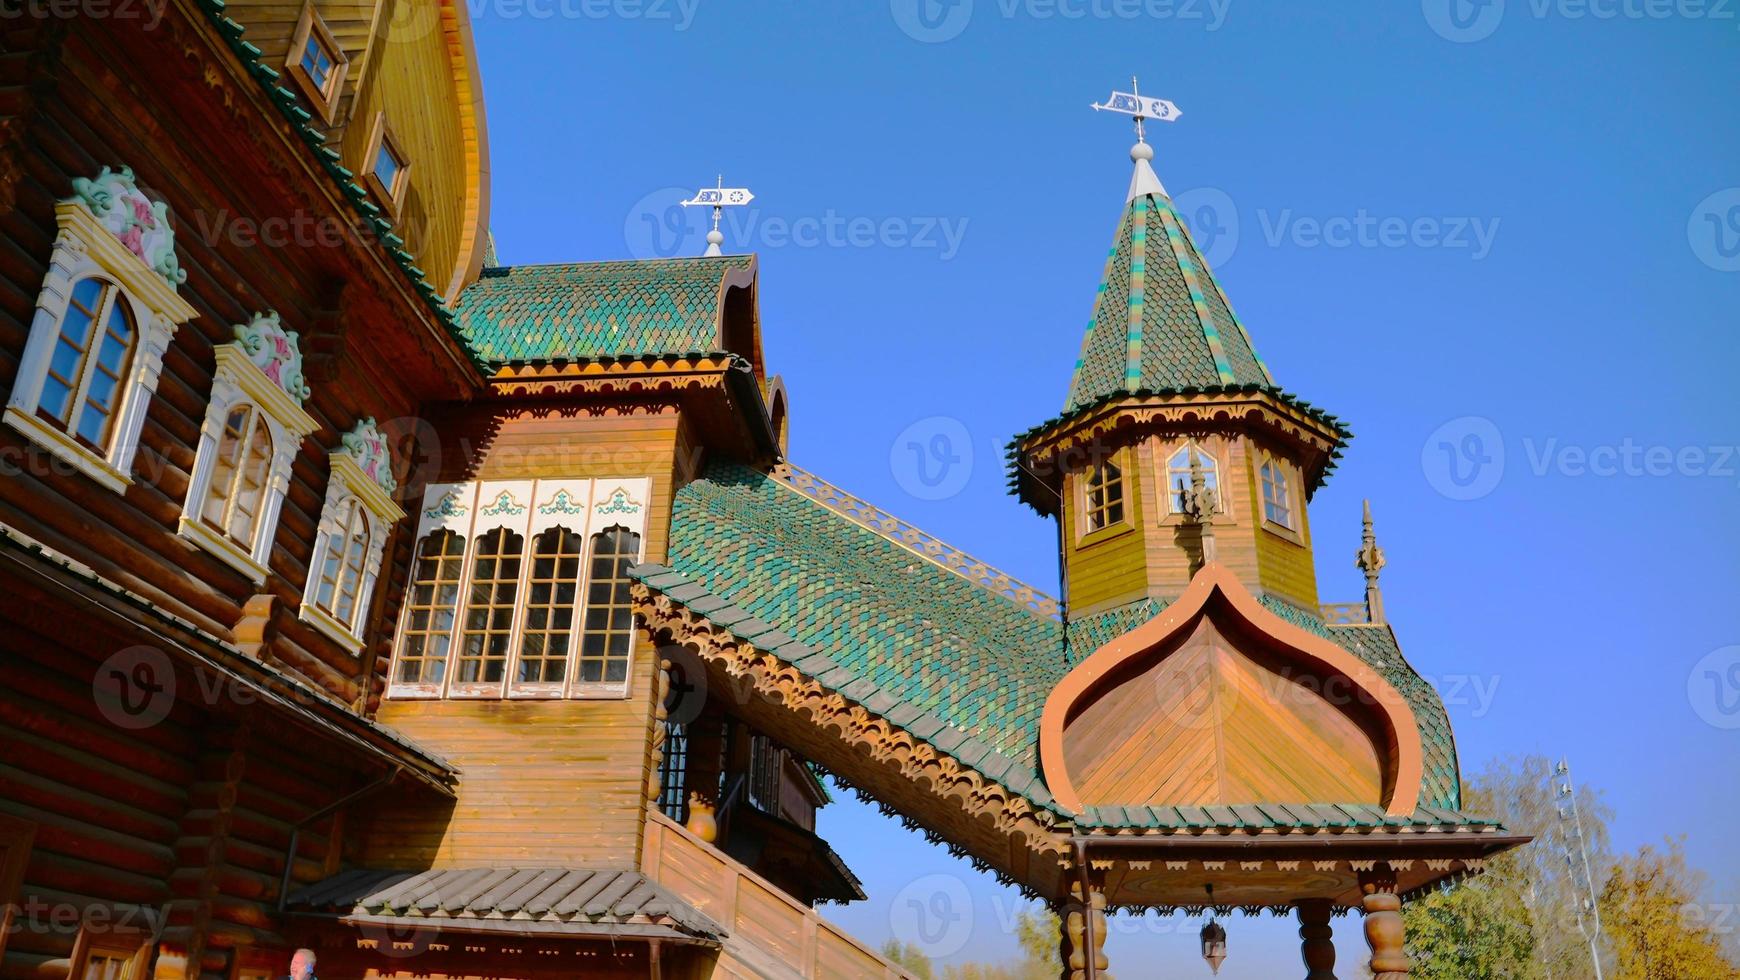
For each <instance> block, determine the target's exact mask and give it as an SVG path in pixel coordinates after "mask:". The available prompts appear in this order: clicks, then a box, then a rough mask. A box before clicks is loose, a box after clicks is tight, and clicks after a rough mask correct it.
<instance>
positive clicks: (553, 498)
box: [507, 480, 595, 698]
mask: <svg viewBox="0 0 1740 980" xmlns="http://www.w3.org/2000/svg"><path fill="white" fill-rule="evenodd" d="M594 486H595V482H594V481H592V480H539V481H538V482H537V489H536V490H535V491H534V493H533V495H532V514H531V527H530V531H529V533H528V534H527V535H526V564H525V566H524V568H523V569H522V571H523V572H524V575H523V576H522V578H521V581H520V595H521V602H520V607H521V608H520V622H519V627H518V629H516V630H515V631H514V638H513V647H512V649H511V655H510V656H509V657H508V676H507V680H508V688H507V696H508V697H510V698H563V697H571V696H574V695H573V690H574V674H575V668H576V665H577V656H578V652H579V649H580V630H579V627H580V622H581V617H582V616H583V615H584V614H585V609H586V584H587V583H586V570H587V568H588V561H589V559H590V558H591V552H592V537H591V535H590V534H589V533H588V530H587V529H588V526H589V522H590V515H591V513H592V494H593V488H594ZM559 527H561V528H567V529H568V530H570V531H572V532H573V533H574V534H575V535H576V536H578V537H579V538H580V570H579V577H578V579H577V580H576V582H575V592H574V606H573V609H572V613H573V615H572V618H571V620H570V625H569V628H568V666H567V667H566V668H565V669H564V670H563V672H562V680H561V682H560V683H556V684H551V683H549V682H539V683H527V682H522V681H520V680H519V675H520V654H521V653H523V652H524V651H523V649H522V648H523V647H524V646H525V641H526V638H525V626H526V622H525V621H526V616H527V611H526V608H525V600H526V599H527V598H529V597H530V595H531V582H532V560H531V554H532V549H533V547H534V544H535V542H536V541H537V538H538V535H540V534H544V533H545V532H547V531H551V530H554V529H556V528H559Z"/></svg>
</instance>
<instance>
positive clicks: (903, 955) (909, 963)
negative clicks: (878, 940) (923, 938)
mask: <svg viewBox="0 0 1740 980" xmlns="http://www.w3.org/2000/svg"><path fill="white" fill-rule="evenodd" d="M882 955H883V957H884V958H886V959H888V960H891V961H893V962H894V963H898V964H899V965H901V966H903V967H906V972H908V973H910V974H912V975H913V976H915V977H917V978H918V980H935V977H936V969H935V968H934V967H932V966H931V965H930V957H928V956H926V955H924V951H923V950H921V949H919V948H918V946H917V944H915V943H902V942H901V941H900V940H898V939H890V940H888V941H887V942H885V943H883V944H882Z"/></svg>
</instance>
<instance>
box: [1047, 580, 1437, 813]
mask: <svg viewBox="0 0 1740 980" xmlns="http://www.w3.org/2000/svg"><path fill="white" fill-rule="evenodd" d="M1039 751H1040V761H1041V764H1042V766H1043V770H1044V775H1045V781H1046V784H1047V786H1048V788H1049V789H1050V790H1051V792H1052V794H1053V796H1054V797H1056V799H1057V801H1058V802H1059V803H1060V804H1062V805H1063V806H1066V807H1068V808H1070V809H1072V810H1076V811H1078V812H1079V811H1081V810H1082V808H1084V807H1088V806H1101V807H1103V806H1168V805H1170V806H1203V805H1209V804H1244V803H1264V802H1276V803H1321V802H1334V803H1361V804H1369V805H1374V806H1380V807H1383V808H1384V809H1385V810H1386V811H1387V812H1389V813H1391V814H1409V813H1413V812H1414V808H1415V804H1416V802H1417V798H1418V796H1419V793H1420V779H1421V768H1422V755H1421V744H1420V733H1419V726H1418V724H1417V723H1416V721H1415V718H1414V714H1413V712H1412V710H1411V709H1410V708H1409V707H1408V703H1407V701H1406V700H1405V699H1404V698H1403V697H1402V695H1401V694H1400V693H1399V692H1398V691H1397V690H1396V689H1395V688H1394V687H1392V686H1391V685H1390V683H1389V682H1388V681H1386V680H1385V679H1384V678H1383V677H1382V676H1380V675H1379V674H1378V673H1377V672H1376V671H1375V670H1373V669H1372V668H1371V667H1370V666H1368V665H1367V664H1366V663H1365V662H1364V661H1362V660H1360V659H1359V658H1357V657H1355V656H1353V655H1352V654H1350V653H1348V652H1347V651H1346V650H1344V649H1342V648H1341V647H1339V646H1336V645H1335V644H1334V643H1331V642H1329V641H1328V640H1325V639H1323V638H1322V637H1319V636H1317V635H1315V634H1312V633H1308V632H1306V631H1305V630H1302V629H1300V628H1299V627H1297V626H1294V625H1292V624H1291V623H1288V622H1286V621H1285V620H1283V619H1281V618H1280V617H1278V616H1276V615H1275V614H1274V613H1272V612H1270V611H1269V610H1268V609H1266V608H1265V607H1264V606H1263V605H1262V604H1261V603H1260V602H1258V601H1257V599H1256V597H1255V596H1253V595H1251V593H1250V592H1249V591H1247V590H1246V589H1245V587H1244V586H1243V585H1241V584H1240V583H1239V581H1238V579H1237V578H1235V577H1234V576H1233V575H1232V574H1231V573H1230V572H1228V571H1227V570H1226V569H1224V568H1223V567H1221V566H1219V565H1214V564H1211V565H1208V566H1207V567H1205V568H1203V569H1202V570H1201V571H1200V572H1198V573H1197V575H1196V577H1195V578H1194V579H1193V580H1192V582H1191V585H1190V588H1189V589H1188V590H1187V591H1186V592H1185V593H1184V594H1183V595H1181V596H1180V597H1179V599H1178V601H1177V602H1175V603H1173V604H1172V605H1171V606H1169V607H1168V608H1167V609H1166V610H1165V612H1163V613H1162V614H1161V615H1159V616H1157V617H1155V618H1154V619H1152V620H1149V621H1148V622H1147V623H1145V624H1143V625H1142V626H1139V627H1137V628H1136V629H1134V630H1131V631H1130V632H1128V633H1126V634H1124V635H1123V636H1120V637H1118V638H1117V639H1115V640H1112V641H1111V642H1109V643H1107V644H1106V645H1105V646H1103V647H1101V648H1100V649H1099V650H1097V651H1095V652H1094V653H1093V654H1092V655H1091V656H1089V657H1088V658H1087V659H1086V660H1084V661H1082V662H1081V663H1080V664H1079V665H1077V666H1076V667H1075V668H1074V669H1073V670H1072V671H1071V672H1070V673H1069V674H1068V675H1067V676H1065V677H1064V679H1063V680H1062V682H1060V683H1059V684H1058V686H1057V687H1056V688H1055V689H1054V690H1053V691H1052V693H1051V694H1050V696H1049V697H1048V698H1047V700H1046V703H1045V710H1044V714H1043V716H1042V718H1041V721H1040V736H1039Z"/></svg>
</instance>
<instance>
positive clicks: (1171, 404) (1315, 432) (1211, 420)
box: [1010, 390, 1347, 513]
mask: <svg viewBox="0 0 1740 980" xmlns="http://www.w3.org/2000/svg"><path fill="white" fill-rule="evenodd" d="M1232 427H1242V428H1249V429H1255V430H1257V431H1259V432H1264V433H1266V434H1268V435H1269V436H1270V437H1272V438H1275V439H1277V440H1279V441H1281V442H1282V443H1284V444H1286V445H1288V446H1290V447H1292V448H1293V449H1294V450H1295V451H1296V452H1297V453H1298V454H1299V462H1300V464H1301V467H1302V469H1303V471H1304V473H1305V475H1306V481H1305V484H1306V487H1307V488H1308V489H1315V488H1316V487H1317V486H1318V485H1320V484H1321V483H1322V481H1323V478H1324V476H1325V474H1326V473H1327V471H1328V469H1329V468H1330V467H1331V466H1332V465H1333V461H1334V458H1335V456H1336V454H1337V453H1338V452H1339V450H1340V447H1341V445H1342V443H1343V442H1345V441H1346V439H1347V435H1346V433H1344V432H1343V431H1341V430H1340V429H1338V428H1337V427H1336V426H1335V425H1333V424H1332V423H1330V422H1329V421H1327V420H1325V419H1324V418H1322V417H1319V416H1318V415H1317V414H1315V413H1313V412H1311V411H1307V410H1306V409H1304V408H1301V407H1300V406H1299V405H1296V404H1294V403H1293V402H1292V401H1291V400H1289V399H1287V398H1283V397H1279V396H1277V395H1276V394H1274V393H1272V392H1268V391H1261V390H1253V391H1224V392H1198V393H1194V394H1185V393H1174V394H1149V395H1131V396H1129V397H1125V398H1120V399H1116V400H1113V401H1109V402H1106V403H1104V404H1102V405H1100V406H1098V407H1096V408H1093V409H1091V410H1089V411H1087V412H1084V413H1083V414H1081V415H1080V416H1078V417H1075V418H1071V419H1068V420H1065V421H1061V422H1059V423H1056V424H1052V425H1048V426H1045V427H1043V428H1041V429H1038V430H1035V431H1033V432H1029V433H1027V434H1024V435H1022V436H1018V437H1017V438H1016V441H1015V443H1014V444H1013V445H1012V446H1011V447H1010V451H1011V453H1012V457H1013V461H1014V463H1015V464H1016V465H1015V467H1014V472H1013V474H1012V476H1013V478H1014V480H1015V482H1016V484H1017V485H1018V486H1019V487H1021V488H1022V491H1023V492H1022V496H1023V498H1024V499H1028V500H1029V501H1030V502H1031V503H1033V504H1034V506H1035V507H1037V508H1038V509H1039V510H1040V512H1041V513H1051V512H1053V511H1055V510H1056V504H1055V501H1056V500H1057V493H1056V491H1057V490H1058V488H1059V486H1060V485H1061V480H1062V472H1061V470H1062V467H1060V466H1059V465H1058V464H1059V462H1060V461H1061V460H1065V459H1069V458H1072V457H1076V456H1079V455H1083V454H1084V453H1085V451H1086V450H1087V449H1089V448H1093V447H1097V446H1107V445H1113V444H1123V443H1128V442H1132V441H1134V440H1136V439H1139V438H1141V437H1144V436H1147V435H1149V434H1153V433H1159V432H1177V431H1180V430H1184V431H1204V432H1206V431H1215V430H1224V429H1227V428H1232ZM1036 481H1043V482H1044V484H1045V485H1047V486H1049V487H1050V488H1051V492H1049V493H1031V492H1027V488H1028V486H1029V485H1030V484H1033V483H1035V482H1036ZM1047 501H1050V503H1047Z"/></svg>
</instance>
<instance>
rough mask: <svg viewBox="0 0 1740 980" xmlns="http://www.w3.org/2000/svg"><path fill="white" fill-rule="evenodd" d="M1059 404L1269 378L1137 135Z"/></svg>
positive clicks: (1267, 383)
mask: <svg viewBox="0 0 1740 980" xmlns="http://www.w3.org/2000/svg"><path fill="white" fill-rule="evenodd" d="M1130 155H1131V156H1132V157H1133V158H1134V160H1135V163H1136V171H1135V175H1134V176H1133V178H1132V179H1131V181H1130V193H1129V200H1128V202H1127V203H1126V204H1125V207H1124V213H1123V216H1122V218H1121V219H1120V220H1119V222H1118V234H1117V238H1116V239H1115V240H1114V241H1113V243H1112V249H1111V253H1110V255H1108V256H1107V258H1106V269H1105V273H1104V275H1103V276H1101V278H1100V287H1099V292H1098V293H1097V294H1096V295H1095V297H1094V308H1093V316H1092V318H1091V319H1090V320H1089V321H1088V327H1087V333H1086V336H1085V337H1084V338H1083V339H1082V347H1081V356H1080V358H1079V359H1078V360H1077V361H1076V364H1075V374H1074V377H1073V378H1072V379H1071V381H1070V386H1069V398H1068V400H1067V401H1066V402H1065V403H1064V411H1065V412H1066V413H1067V412H1071V411H1074V410H1075V409H1078V408H1082V407H1084V406H1087V405H1092V404H1095V403H1097V402H1100V401H1103V400H1105V399H1106V398H1108V397H1111V396H1114V395H1119V394H1133V393H1136V392H1158V391H1168V390H1200V389H1208V388H1220V387H1244V386H1258V387H1263V388H1268V387H1271V386H1273V385H1274V379H1273V378H1271V377H1270V375H1269V370H1268V368H1267V367H1265V366H1264V365H1263V361H1262V358H1260V357H1258V356H1257V351H1256V347H1255V346H1254V345H1253V344H1252V343H1251V338H1250V335H1249V334H1247V333H1246V332H1245V328H1244V326H1243V325H1242V324H1240V323H1239V319H1238V317H1237V316H1236V315H1234V313H1233V310H1232V304H1231V303H1229V302H1228V301H1227V298H1226V293H1225V292H1224V291H1223V290H1222V289H1221V288H1220V283H1218V282H1216V281H1215V278H1214V274H1213V273H1212V272H1211V271H1209V268H1208V264H1207V263H1206V262H1204V261H1203V258H1202V254H1201V252H1200V251H1198V250H1197V247H1196V243H1195V242H1194V241H1192V239H1191V237H1190V230H1189V229H1188V228H1186V227H1185V224H1184V222H1183V220H1182V219H1181V218H1180V217H1179V214H1178V211H1177V209H1176V208H1175V207H1174V206H1173V204H1172V199H1171V198H1170V197H1169V196H1168V195H1167V193H1166V189H1165V188H1164V187H1163V186H1161V183H1160V179H1159V178H1158V177H1157V176H1155V174H1154V168H1153V167H1152V166H1151V165H1150V164H1149V162H1148V161H1149V159H1150V158H1151V157H1152V156H1153V150H1152V148H1150V147H1149V146H1148V145H1147V144H1146V143H1138V144H1137V145H1136V147H1135V148H1134V149H1132V150H1131V154H1130Z"/></svg>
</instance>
